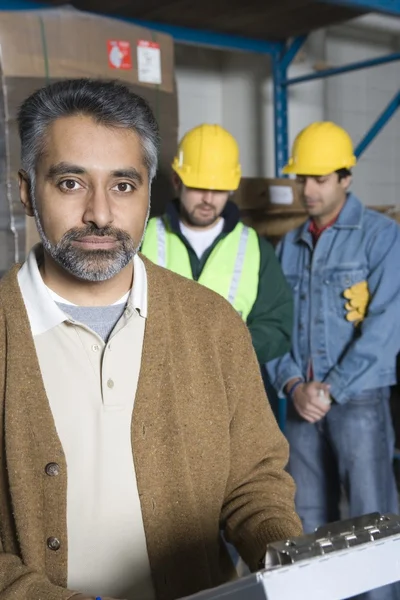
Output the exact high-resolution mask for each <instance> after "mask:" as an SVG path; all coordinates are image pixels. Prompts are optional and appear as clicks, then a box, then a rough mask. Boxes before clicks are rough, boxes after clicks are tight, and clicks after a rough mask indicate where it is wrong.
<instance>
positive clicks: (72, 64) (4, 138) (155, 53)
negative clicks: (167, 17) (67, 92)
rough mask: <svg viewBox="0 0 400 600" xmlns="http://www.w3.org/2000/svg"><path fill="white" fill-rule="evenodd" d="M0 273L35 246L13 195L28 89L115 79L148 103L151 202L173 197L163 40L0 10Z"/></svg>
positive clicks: (168, 54) (168, 41)
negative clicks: (152, 126)
mask: <svg viewBox="0 0 400 600" xmlns="http://www.w3.org/2000/svg"><path fill="white" fill-rule="evenodd" d="M0 47H1V53H0V77H1V86H0V275H1V274H2V273H4V271H6V270H7V269H8V268H9V267H10V265H11V264H12V263H13V262H15V261H23V260H24V258H25V255H26V253H27V251H28V250H29V249H30V248H31V246H32V244H33V243H35V242H36V241H37V239H38V238H37V232H36V229H35V226H34V222H33V219H29V221H26V219H25V215H24V212H23V210H22V206H21V205H20V202H19V193H18V179H17V174H18V169H19V168H20V144H19V139H18V131H17V121H16V117H17V111H18V107H19V106H20V104H21V102H22V101H23V100H24V99H25V98H26V97H27V96H29V95H30V94H31V93H32V92H33V91H34V90H36V89H38V88H40V87H42V86H44V85H46V84H47V83H50V82H54V81H57V80H60V79H68V78H75V77H92V78H102V79H119V80H122V81H123V82H124V83H125V84H127V85H128V86H129V87H130V88H131V89H132V90H133V91H134V92H136V93H138V94H140V95H142V96H144V97H145V98H146V99H147V100H148V101H149V102H150V104H151V106H152V108H153V110H154V113H155V115H156V118H157V120H158V123H159V126H160V132H161V137H162V148H161V156H160V170H159V174H158V176H157V179H156V181H155V184H154V187H153V194H152V204H153V209H154V212H155V213H161V212H162V211H163V209H164V206H165V201H166V198H170V197H172V195H173V190H172V189H171V177H170V165H171V162H172V159H173V157H174V155H175V152H176V146H177V135H178V134H177V132H178V102H177V95H176V87H175V75H174V43H173V40H172V38H171V37H170V36H168V35H164V34H159V33H156V32H154V31H151V30H148V29H144V28H142V27H137V26H135V25H131V24H128V23H125V22H123V21H118V20H116V19H108V18H104V17H100V16H96V15H93V14H88V13H84V12H80V11H78V10H75V9H72V8H62V9H49V10H31V11H26V12H24V11H14V12H2V14H1V19H0Z"/></svg>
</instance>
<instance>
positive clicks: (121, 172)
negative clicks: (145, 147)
mask: <svg viewBox="0 0 400 600" xmlns="http://www.w3.org/2000/svg"><path fill="white" fill-rule="evenodd" d="M112 176H113V177H118V178H119V177H120V178H126V179H133V180H134V181H136V182H137V183H138V184H139V185H143V177H142V175H141V174H140V173H139V171H138V170H137V169H135V168H134V167H130V168H127V169H117V170H116V171H113V172H112Z"/></svg>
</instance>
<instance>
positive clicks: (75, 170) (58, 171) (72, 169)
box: [46, 162, 86, 179]
mask: <svg viewBox="0 0 400 600" xmlns="http://www.w3.org/2000/svg"><path fill="white" fill-rule="evenodd" d="M85 173H86V170H85V169H84V168H83V167H79V166H78V165H73V164H72V163H67V162H60V163H58V164H56V165H51V167H50V168H49V170H48V171H47V175H46V179H54V178H55V177H59V176H60V175H67V174H72V175H84V174H85Z"/></svg>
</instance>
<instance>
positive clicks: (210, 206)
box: [196, 202, 217, 212]
mask: <svg viewBox="0 0 400 600" xmlns="http://www.w3.org/2000/svg"><path fill="white" fill-rule="evenodd" d="M196 208H208V209H210V210H213V211H214V212H215V211H216V210H217V209H216V208H215V206H213V205H212V204H205V203H204V202H202V203H201V204H196Z"/></svg>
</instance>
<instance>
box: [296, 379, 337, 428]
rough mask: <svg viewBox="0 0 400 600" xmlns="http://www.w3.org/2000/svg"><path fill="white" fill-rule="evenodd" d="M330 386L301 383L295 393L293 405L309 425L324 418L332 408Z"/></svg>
mask: <svg viewBox="0 0 400 600" xmlns="http://www.w3.org/2000/svg"><path fill="white" fill-rule="evenodd" d="M329 389H330V386H329V385H326V384H325V383H319V382H318V381H311V382H310V383H301V384H300V385H298V386H297V387H296V389H295V390H294V392H293V404H294V407H295V409H296V410H297V412H298V413H299V415H300V416H301V417H302V418H303V419H304V420H305V421H308V422H309V423H316V422H317V421H320V420H321V419H323V418H324V416H325V415H326V414H327V413H328V412H329V410H330V408H331V404H332V401H331V399H330V396H329Z"/></svg>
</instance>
